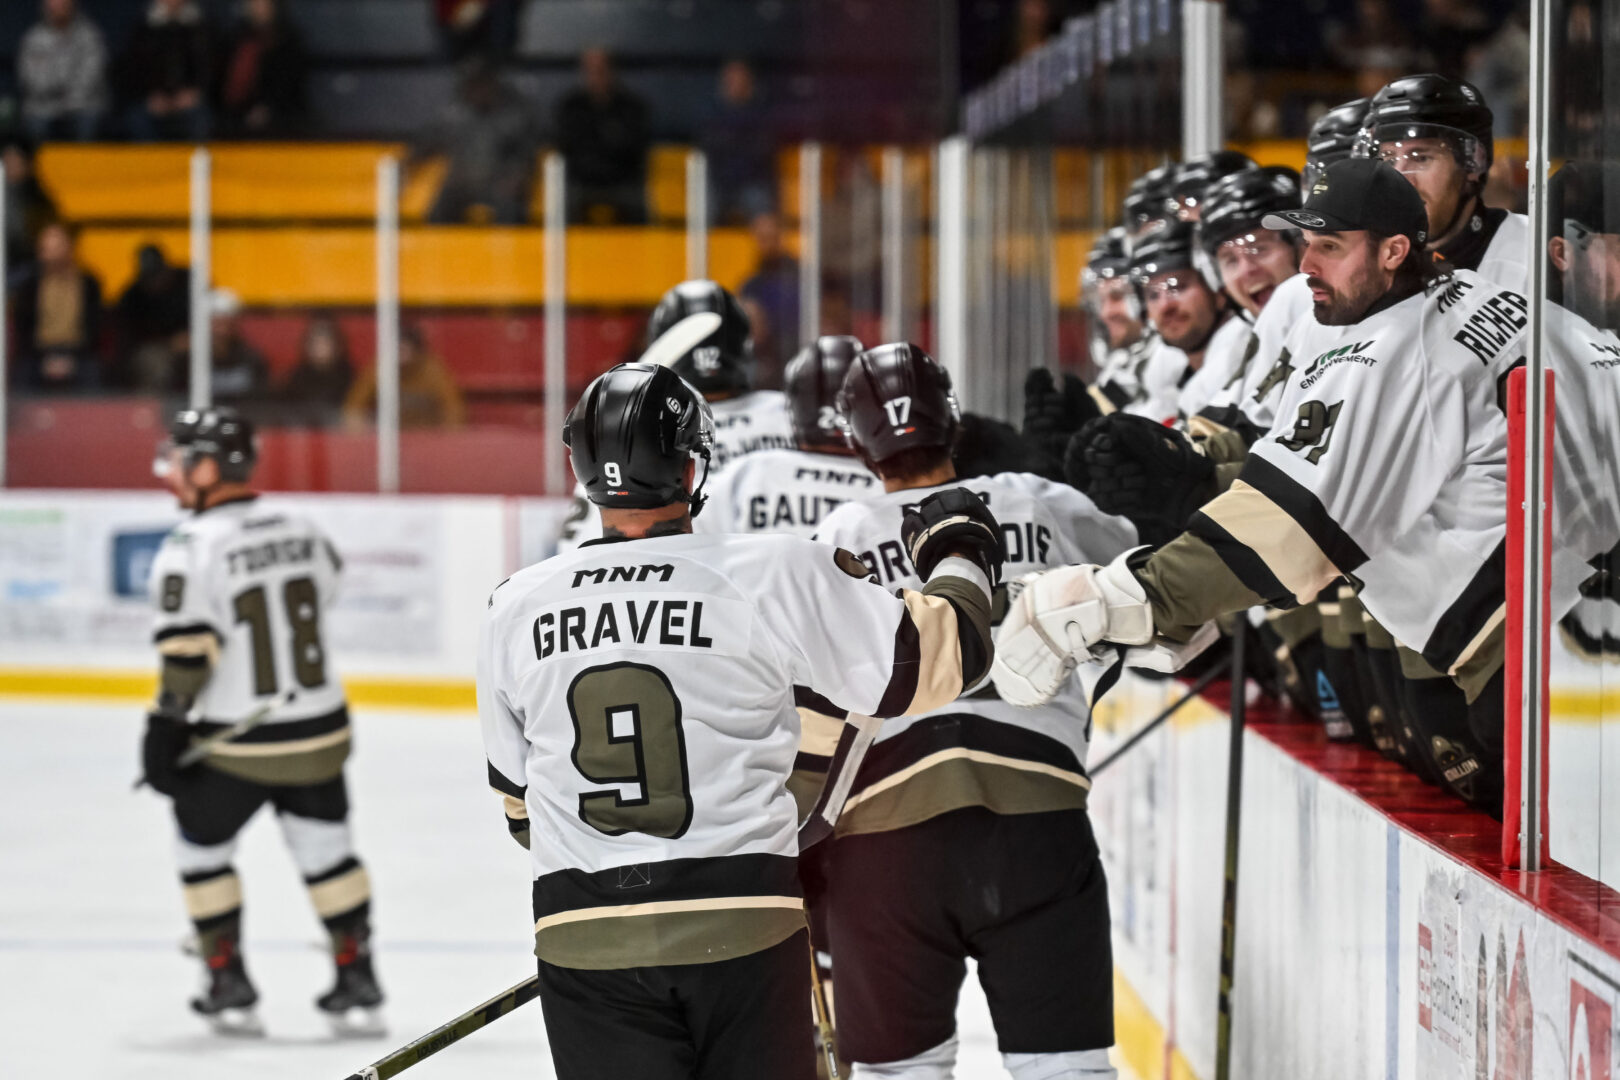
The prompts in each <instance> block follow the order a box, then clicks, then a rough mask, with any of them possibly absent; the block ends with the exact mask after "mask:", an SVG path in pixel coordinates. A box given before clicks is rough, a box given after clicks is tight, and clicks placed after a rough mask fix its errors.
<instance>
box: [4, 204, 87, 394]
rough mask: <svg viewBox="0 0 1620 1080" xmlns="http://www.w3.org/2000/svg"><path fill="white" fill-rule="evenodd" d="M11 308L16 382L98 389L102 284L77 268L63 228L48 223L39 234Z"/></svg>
mask: <svg viewBox="0 0 1620 1080" xmlns="http://www.w3.org/2000/svg"><path fill="white" fill-rule="evenodd" d="M15 304H16V319H17V343H18V346H19V352H20V355H19V357H18V361H19V362H18V364H17V370H16V375H15V381H16V382H18V383H19V384H20V385H22V386H25V387H28V388H30V389H35V390H46V391H53V390H54V391H66V390H93V389H95V388H96V387H98V386H100V385H101V365H100V357H99V356H98V355H97V346H98V344H99V342H100V336H101V283H100V282H99V281H97V280H96V278H95V275H94V274H92V273H90V272H89V271H88V270H85V269H84V268H83V267H81V266H80V265H79V262H78V258H77V256H76V253H75V251H74V246H73V234H72V233H71V232H69V231H68V227H67V226H66V225H63V224H62V223H61V222H52V223H50V224H49V225H46V226H45V227H44V228H43V229H41V230H40V233H39V257H38V259H37V260H36V261H35V263H34V266H33V268H32V271H31V272H30V273H29V274H28V276H27V277H26V278H24V280H23V282H22V284H21V285H19V286H18V289H17V295H16V299H15Z"/></svg>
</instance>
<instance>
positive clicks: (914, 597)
mask: <svg viewBox="0 0 1620 1080" xmlns="http://www.w3.org/2000/svg"><path fill="white" fill-rule="evenodd" d="M953 568H954V569H953ZM964 568H965V570H964ZM942 582H943V583H944V585H943V587H942ZM953 583H954V584H953ZM953 587H954V588H957V589H959V590H961V589H968V590H973V595H974V596H975V597H976V598H977V600H976V602H977V603H979V604H980V605H983V604H986V603H987V602H988V596H987V587H988V582H987V581H986V580H985V578H984V577H983V575H982V574H981V573H980V572H979V571H978V570H977V569H976V568H973V567H972V566H971V565H970V564H968V563H966V562H964V561H963V560H960V559H951V560H946V561H945V563H942V564H941V567H940V570H939V571H937V572H936V575H935V579H934V581H932V582H931V583H930V584H929V585H928V586H927V593H926V594H924V593H916V592H909V593H906V594H905V595H904V596H896V595H894V594H892V593H890V592H889V591H888V590H886V589H881V588H877V587H875V586H873V585H872V584H871V583H870V582H868V581H867V580H866V578H865V569H864V567H863V566H862V565H861V564H860V563H858V562H857V561H856V560H855V559H854V558H853V557H852V556H850V555H849V554H848V553H847V552H839V551H837V550H836V549H834V548H831V547H827V546H825V545H821V544H815V543H812V542H810V541H808V540H803V539H799V538H796V537H788V536H698V535H692V534H682V535H674V536H661V537H653V538H644V539H635V540H624V541H616V542H597V543H593V544H589V545H586V546H585V547H583V548H581V549H580V550H578V551H574V552H571V553H569V554H567V555H559V556H557V557H555V558H552V559H548V560H546V561H544V562H542V563H539V564H536V565H534V566H531V567H529V568H527V569H525V570H522V571H520V572H518V573H517V574H515V575H513V576H512V577H511V578H510V579H508V580H507V581H505V582H503V583H502V584H501V585H500V586H499V587H497V588H496V590H495V592H494V593H493V594H492V595H491V597H490V601H489V610H488V613H487V615H486V618H485V622H484V627H483V632H482V636H481V640H480V643H479V649H478V712H479V717H480V720H481V723H482V726H483V733H484V745H485V750H486V753H487V755H488V758H489V777H490V782H491V784H492V786H494V787H495V788H496V790H497V791H499V792H500V793H502V794H503V795H505V796H507V798H508V813H509V815H510V814H512V813H513V810H514V806H515V808H516V812H517V813H519V814H523V813H526V814H527V818H528V822H529V837H530V842H529V848H530V859H531V862H532V865H533V872H534V878H535V885H534V906H535V917H536V919H537V920H538V921H537V922H536V925H535V940H536V954H537V955H538V956H539V957H540V958H541V959H543V960H546V961H547V962H549V963H553V964H558V965H561V966H565V967H576V968H621V967H638V966H645V965H654V964H689V963H707V962H710V961H716V960H724V959H728V958H731V957H734V956H738V955H743V954H745V953H749V952H754V951H757V950H759V949H763V948H768V947H770V946H771V945H774V944H776V943H777V942H779V941H782V940H784V939H786V938H787V937H788V936H790V935H791V934H793V933H794V932H796V931H797V930H798V929H800V928H801V927H802V926H803V912H802V900H801V895H802V894H801V892H800V889H799V885H798V871H797V865H796V857H797V854H798V839H797V828H798V814H797V811H796V809H795V804H794V800H793V798H792V796H791V795H790V794H789V793H788V790H787V788H786V781H787V777H788V775H789V773H790V771H791V770H792V768H793V763H794V756H795V754H796V752H797V750H798V744H799V719H798V714H797V712H796V711H795V706H794V694H793V688H794V686H795V685H802V686H808V687H814V688H816V689H817V690H818V691H819V692H821V693H823V694H825V695H827V696H829V697H832V698H834V699H836V700H838V701H839V702H841V703H843V704H844V705H845V706H846V707H847V708H851V709H855V710H858V711H860V712H862V713H865V714H867V715H871V716H892V715H898V714H900V713H902V712H906V711H925V710H927V709H930V708H933V707H936V706H937V705H939V704H942V703H943V702H944V701H948V700H950V699H951V698H953V697H955V696H956V694H957V693H959V692H960V690H961V686H962V678H963V663H964V661H963V654H964V652H965V651H966V650H965V647H964V645H963V641H964V639H963V638H962V637H960V636H959V635H960V634H962V633H964V632H966V631H964V629H963V628H962V627H961V626H959V624H958V621H957V617H956V612H957V609H956V608H955V607H953V605H952V603H951V602H948V601H946V600H945V599H944V598H943V597H942V595H941V593H943V592H948V590H949V589H951V588H953ZM982 610H984V611H985V614H986V615H987V613H988V612H987V609H982ZM975 640H978V639H975Z"/></svg>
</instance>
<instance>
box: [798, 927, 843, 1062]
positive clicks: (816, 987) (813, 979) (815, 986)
mask: <svg viewBox="0 0 1620 1080" xmlns="http://www.w3.org/2000/svg"><path fill="white" fill-rule="evenodd" d="M804 929H805V935H804V940H805V944H807V945H809V946H810V1006H811V1008H812V1009H813V1010H814V1011H815V1014H816V1030H817V1031H818V1032H819V1033H820V1035H821V1052H822V1053H823V1054H826V1055H827V1080H839V1076H840V1074H839V1072H838V1046H837V1041H836V1040H837V1036H836V1035H835V1034H834V1032H833V1024H832V1013H831V1012H830V1011H829V1010H828V1009H827V991H826V989H825V988H824V987H823V986H822V985H821V964H820V961H818V960H817V959H816V941H815V938H814V937H812V936H811V934H810V923H809V920H808V919H807V920H805V926H804Z"/></svg>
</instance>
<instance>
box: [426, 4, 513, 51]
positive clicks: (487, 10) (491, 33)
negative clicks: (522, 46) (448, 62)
mask: <svg viewBox="0 0 1620 1080" xmlns="http://www.w3.org/2000/svg"><path fill="white" fill-rule="evenodd" d="M522 8H523V0H433V23H434V25H435V26H437V27H438V29H439V38H440V40H441V41H443V42H444V51H445V53H446V54H447V55H448V56H449V57H450V59H452V60H464V59H466V58H467V57H469V56H479V57H483V58H484V59H487V60H496V61H499V60H504V59H505V58H506V57H508V56H510V55H511V53H512V47H513V46H514V45H515V44H516V43H517V33H518V17H519V15H520V14H521V13H522Z"/></svg>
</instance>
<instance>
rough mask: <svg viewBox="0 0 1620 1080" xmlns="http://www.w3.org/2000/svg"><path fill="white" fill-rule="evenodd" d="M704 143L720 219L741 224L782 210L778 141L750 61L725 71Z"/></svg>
mask: <svg viewBox="0 0 1620 1080" xmlns="http://www.w3.org/2000/svg"><path fill="white" fill-rule="evenodd" d="M702 143H703V149H704V152H705V153H706V154H708V157H709V184H710V186H711V187H712V188H713V190H714V206H713V207H712V208H711V212H712V214H713V215H714V219H715V221H717V222H719V223H721V224H727V225H737V224H742V223H743V222H747V221H752V220H753V218H754V216H755V215H756V214H759V213H761V212H763V211H766V210H774V209H776V142H775V138H774V133H773V132H772V131H771V125H770V116H769V114H768V112H767V111H766V108H765V103H764V102H763V101H762V100H760V95H759V90H758V87H756V86H755V84H754V72H753V69H752V68H750V67H749V66H748V64H747V63H746V62H745V61H742V60H730V61H727V63H726V65H725V66H724V67H723V68H721V69H720V97H719V100H718V102H717V103H716V107H715V111H714V115H712V116H711V117H710V118H709V120H708V122H707V123H706V124H705V125H704V131H703V138H702Z"/></svg>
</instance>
